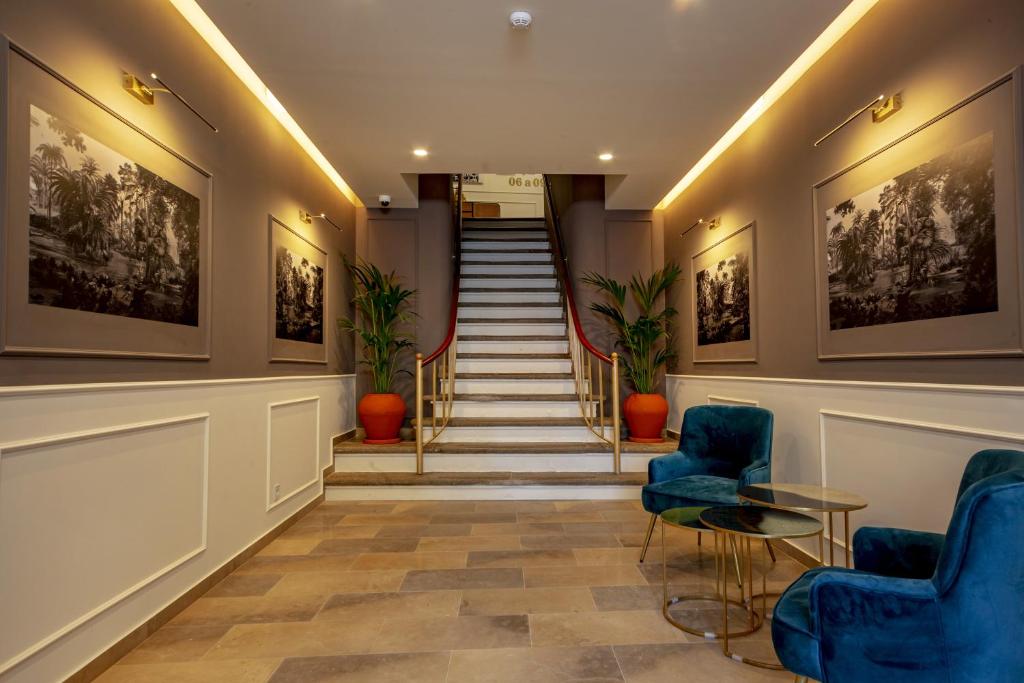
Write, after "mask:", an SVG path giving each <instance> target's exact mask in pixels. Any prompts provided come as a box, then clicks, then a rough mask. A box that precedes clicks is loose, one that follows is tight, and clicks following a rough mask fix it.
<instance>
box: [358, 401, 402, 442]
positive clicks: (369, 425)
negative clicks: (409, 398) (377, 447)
mask: <svg viewBox="0 0 1024 683" xmlns="http://www.w3.org/2000/svg"><path fill="white" fill-rule="evenodd" d="M356 410H357V412H358V413H359V421H360V422H361V423H362V424H363V429H365V430H366V438H365V439H363V443H368V444H385V443H398V442H399V441H401V438H399V436H398V432H399V430H401V428H402V420H403V419H405V401H403V400H402V397H401V396H399V395H398V394H366V395H365V396H363V397H362V398H361V399H360V400H359V406H358V407H357V408H356Z"/></svg>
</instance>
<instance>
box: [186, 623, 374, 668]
mask: <svg viewBox="0 0 1024 683" xmlns="http://www.w3.org/2000/svg"><path fill="white" fill-rule="evenodd" d="M381 623H382V622H381V621H380V620H377V619H372V620H371V619H366V620H361V621H357V622H353V623H348V624H345V627H344V628H338V624H337V623H336V622H332V621H313V622H301V623H288V624H242V625H240V626H232V627H231V630H230V631H228V632H227V634H226V635H224V637H222V638H221V639H220V641H219V642H218V643H217V644H216V645H214V646H213V648H211V649H210V651H209V652H207V653H206V655H205V657H204V659H208V660H221V659H249V658H251V657H315V656H318V655H340V654H357V653H361V652H367V651H368V650H369V648H370V646H371V645H372V644H373V643H374V641H375V640H376V638H377V634H378V631H379V630H380V627H381Z"/></svg>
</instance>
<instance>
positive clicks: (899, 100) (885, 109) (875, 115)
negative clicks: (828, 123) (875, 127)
mask: <svg viewBox="0 0 1024 683" xmlns="http://www.w3.org/2000/svg"><path fill="white" fill-rule="evenodd" d="M902 108H903V97H902V96H901V95H900V93H896V94H895V95H890V96H889V97H886V96H885V95H884V94H883V95H879V96H878V97H876V98H875V99H873V100H871V101H870V102H868V103H867V104H865V105H864V106H863V107H861V108H860V109H858V110H857V111H855V112H853V113H852V114H850V115H849V116H847V117H846V120H844V121H843V122H842V123H840V124H839V125H838V126H836V127H835V128H833V129H832V130H830V131H829V132H827V133H825V134H824V135H822V136H821V137H820V138H818V139H817V140H816V141H815V142H814V146H815V147H817V146H818V145H820V144H821V143H823V142H825V140H828V139H829V138H830V137H832V136H833V135H835V134H836V133H838V132H839V131H841V130H842V129H843V128H845V127H846V126H847V125H849V123H850V122H851V121H853V120H854V119H855V118H857V117H858V116H860V115H861V114H863V113H864V112H866V111H867V110H868V109H870V110H871V120H872V121H874V122H875V123H881V122H882V121H885V120H886V119H887V118H889V117H890V116H892V115H893V114H895V113H896V112H898V111H899V110H900V109H902Z"/></svg>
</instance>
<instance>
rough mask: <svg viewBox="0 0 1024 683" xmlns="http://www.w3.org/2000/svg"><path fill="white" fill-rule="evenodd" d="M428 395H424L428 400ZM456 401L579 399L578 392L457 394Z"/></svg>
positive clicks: (495, 401) (558, 400) (554, 400)
mask: <svg viewBox="0 0 1024 683" xmlns="http://www.w3.org/2000/svg"><path fill="white" fill-rule="evenodd" d="M426 398H427V397H424V399H425V400H426ZM455 400H456V401H467V402H468V401H473V402H477V403H480V402H483V403H501V402H503V401H506V402H509V403H518V402H521V401H527V402H533V401H551V402H559V403H561V402H569V403H575V402H576V401H578V400H579V397H578V396H577V395H576V394H462V393H456V394H455Z"/></svg>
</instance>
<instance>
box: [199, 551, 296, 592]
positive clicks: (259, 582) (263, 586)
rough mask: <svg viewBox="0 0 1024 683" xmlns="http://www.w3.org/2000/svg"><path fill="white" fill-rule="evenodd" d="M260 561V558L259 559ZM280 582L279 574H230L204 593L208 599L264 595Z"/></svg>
mask: <svg viewBox="0 0 1024 683" xmlns="http://www.w3.org/2000/svg"><path fill="white" fill-rule="evenodd" d="M253 559H256V558H253ZM260 559H262V558H260ZM280 580H281V575H280V574H263V573H261V574H238V573H235V574H231V575H230V576H227V577H225V578H224V579H223V580H222V581H221V582H220V583H218V584H217V585H216V586H214V587H213V588H211V589H210V590H209V591H207V592H206V597H208V598H241V597H255V596H257V595H265V594H266V592H267V591H268V590H270V589H271V588H273V587H274V584H275V583H277V582H278V581H280Z"/></svg>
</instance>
